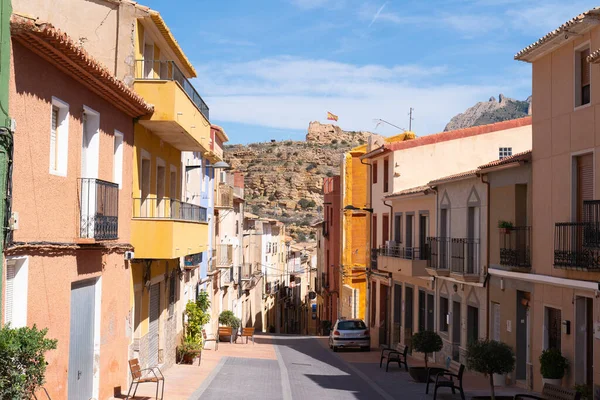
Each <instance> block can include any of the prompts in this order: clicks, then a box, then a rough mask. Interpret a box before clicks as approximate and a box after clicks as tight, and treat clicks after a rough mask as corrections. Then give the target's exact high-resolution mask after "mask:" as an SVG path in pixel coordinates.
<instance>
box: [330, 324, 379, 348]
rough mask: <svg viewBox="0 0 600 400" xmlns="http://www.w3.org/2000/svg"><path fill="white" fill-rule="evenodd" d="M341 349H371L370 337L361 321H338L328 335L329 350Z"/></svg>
mask: <svg viewBox="0 0 600 400" xmlns="http://www.w3.org/2000/svg"><path fill="white" fill-rule="evenodd" d="M341 347H359V348H360V349H361V350H362V351H369V350H370V349H371V335H370V333H369V329H368V328H367V325H365V323H364V321H363V320H362V319H338V320H337V321H336V323H335V325H334V326H333V329H332V330H331V333H330V334H329V348H330V349H332V350H333V351H337V350H338V349H339V348H341Z"/></svg>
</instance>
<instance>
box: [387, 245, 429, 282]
mask: <svg viewBox="0 0 600 400" xmlns="http://www.w3.org/2000/svg"><path fill="white" fill-rule="evenodd" d="M426 255H427V253H426V251H422V249H420V248H418V247H396V246H388V247H381V248H380V249H379V250H378V257H377V269H378V270H379V271H386V272H391V273H392V274H395V275H402V276H409V277H411V276H427V271H426V270H425V267H426V266H427V259H426Z"/></svg>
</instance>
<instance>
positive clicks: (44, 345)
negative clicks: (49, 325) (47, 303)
mask: <svg viewBox="0 0 600 400" xmlns="http://www.w3.org/2000/svg"><path fill="white" fill-rule="evenodd" d="M46 333H48V329H42V330H39V329H37V327H36V326H35V325H34V326H33V327H32V328H29V327H23V328H17V329H12V328H11V327H10V324H8V325H5V326H4V327H2V328H1V329H0V399H31V398H33V394H34V393H35V391H36V390H37V389H38V388H40V387H41V386H42V385H43V384H44V375H45V373H46V365H47V363H46V359H45V356H44V355H45V353H46V352H47V351H48V350H55V349H56V343H57V341H56V340H54V339H48V338H46Z"/></svg>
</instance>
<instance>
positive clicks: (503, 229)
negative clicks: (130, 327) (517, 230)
mask: <svg viewBox="0 0 600 400" xmlns="http://www.w3.org/2000/svg"><path fill="white" fill-rule="evenodd" d="M513 227H514V226H513V223H512V222H510V221H503V220H500V221H498V229H499V230H500V233H504V234H508V233H510V231H511V230H512V228H513Z"/></svg>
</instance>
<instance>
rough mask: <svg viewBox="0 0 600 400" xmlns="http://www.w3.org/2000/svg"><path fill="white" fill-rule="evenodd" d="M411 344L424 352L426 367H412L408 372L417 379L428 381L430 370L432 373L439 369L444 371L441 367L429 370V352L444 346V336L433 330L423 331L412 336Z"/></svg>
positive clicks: (420, 351)
mask: <svg viewBox="0 0 600 400" xmlns="http://www.w3.org/2000/svg"><path fill="white" fill-rule="evenodd" d="M411 344H412V349H413V350H414V351H417V352H419V353H423V355H424V360H425V367H410V368H409V369H408V372H409V374H410V376H411V377H412V378H413V379H414V380H415V381H417V382H427V375H428V373H429V372H431V374H435V373H437V372H439V371H442V369H441V368H440V369H439V371H434V370H433V368H432V371H429V365H428V358H429V354H431V353H434V352H436V351H440V350H441V349H442V347H443V346H444V343H443V342H442V338H441V337H440V335H438V334H437V333H435V332H433V331H421V332H417V333H415V334H414V335H413V336H412V339H411Z"/></svg>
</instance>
